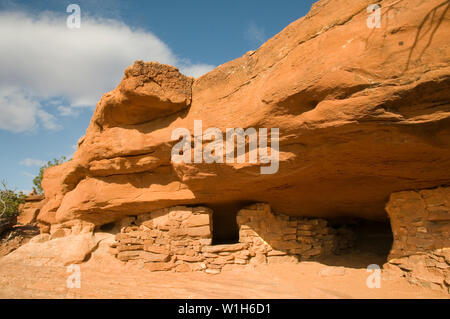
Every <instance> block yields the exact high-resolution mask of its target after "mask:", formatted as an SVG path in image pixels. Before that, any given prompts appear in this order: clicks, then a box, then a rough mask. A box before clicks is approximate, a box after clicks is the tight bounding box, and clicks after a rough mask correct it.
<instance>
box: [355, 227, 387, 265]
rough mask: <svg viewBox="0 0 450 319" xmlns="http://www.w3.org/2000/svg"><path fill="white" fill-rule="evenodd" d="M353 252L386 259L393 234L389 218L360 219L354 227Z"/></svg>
mask: <svg viewBox="0 0 450 319" xmlns="http://www.w3.org/2000/svg"><path fill="white" fill-rule="evenodd" d="M355 235H356V241H355V252H357V253H363V254H373V255H376V256H379V257H380V258H383V260H384V262H386V261H387V258H388V255H389V252H390V251H391V248H392V243H393V241H394V236H393V234H392V230H391V224H390V222H389V220H386V221H383V222H377V221H368V220H360V221H359V222H358V224H357V227H356V228H355Z"/></svg>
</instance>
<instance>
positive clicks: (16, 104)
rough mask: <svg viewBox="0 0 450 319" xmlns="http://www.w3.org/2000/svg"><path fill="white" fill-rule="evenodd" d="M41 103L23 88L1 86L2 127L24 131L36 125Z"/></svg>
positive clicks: (16, 131) (0, 108)
mask: <svg viewBox="0 0 450 319" xmlns="http://www.w3.org/2000/svg"><path fill="white" fill-rule="evenodd" d="M38 109H39V103H38V102H37V101H36V100H35V99H34V98H33V97H31V96H29V95H28V94H27V93H26V92H24V91H23V90H20V89H18V88H2V87H0V129H3V130H7V131H11V132H15V133H18V132H24V131H30V130H33V129H34V128H35V127H36V117H37V110H38Z"/></svg>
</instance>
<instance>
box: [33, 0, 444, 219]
mask: <svg viewBox="0 0 450 319" xmlns="http://www.w3.org/2000/svg"><path fill="white" fill-rule="evenodd" d="M371 3H372V1H369V0H356V1H354V0H352V1H344V2H343V1H337V0H332V1H319V2H317V3H316V4H315V5H314V6H313V8H312V9H311V11H310V13H309V14H308V15H307V16H305V17H303V18H301V19H299V20H297V21H295V22H294V23H292V24H291V25H289V26H288V27H287V28H285V29H284V30H283V31H282V32H281V33H279V34H278V35H276V36H275V37H274V38H272V39H270V40H269V41H268V42H267V43H265V44H264V45H263V46H262V47H261V48H259V49H258V50H257V51H254V52H249V53H247V54H245V55H244V56H242V57H241V58H238V59H236V60H234V61H231V62H228V63H226V64H224V65H221V66H219V67H217V68H216V69H215V70H213V71H211V72H209V73H208V74H206V75H204V76H202V77H200V78H198V79H195V80H194V79H192V78H187V77H185V76H183V75H181V74H180V73H179V72H178V71H177V70H176V69H175V68H173V67H170V66H165V65H160V64H157V63H143V62H136V63H135V64H134V65H133V66H131V67H129V68H127V70H126V71H125V76H124V78H123V79H122V82H121V83H120V84H119V86H118V87H117V88H116V89H114V90H113V91H111V92H109V93H107V94H105V95H104V96H103V98H102V99H101V100H100V102H99V103H98V105H97V108H96V110H95V113H94V115H93V118H92V120H91V123H90V125H89V127H88V129H87V131H86V135H85V136H84V137H83V138H82V139H80V141H79V147H78V150H77V151H76V153H75V155H74V158H73V160H72V161H70V162H68V163H65V164H63V165H60V166H58V167H54V168H50V169H48V170H46V172H45V175H44V181H43V187H44V189H45V194H46V201H47V202H46V205H45V206H44V207H43V209H42V210H41V213H40V215H39V217H38V219H39V221H40V222H41V223H42V224H43V225H44V224H46V225H48V224H56V223H62V222H66V221H69V220H72V219H82V220H85V221H89V222H92V223H94V224H96V225H101V224H105V223H108V222H111V221H114V220H118V219H120V218H121V217H123V216H125V215H132V214H135V215H138V214H142V213H146V212H150V211H153V210H156V209H160V208H164V207H170V206H175V205H189V204H202V205H219V204H222V203H230V202H233V203H240V202H246V203H247V202H267V203H269V204H270V205H271V207H272V208H273V209H274V211H276V212H281V213H283V214H288V215H296V216H315V217H336V216H346V215H347V216H359V217H363V218H369V219H382V218H386V213H385V211H384V205H385V203H386V202H387V200H388V198H389V195H390V194H391V193H393V192H397V191H402V190H407V189H422V188H430V187H436V186H439V185H444V184H449V183H450V169H449V168H450V58H449V57H450V47H449V42H448V38H449V31H450V21H449V16H448V6H449V4H448V2H445V1H444V2H443V1H442V0H430V1H421V0H409V1H406V0H404V1H394V2H393V1H380V2H379V4H380V5H381V7H382V19H381V28H379V29H377V28H376V29H370V28H368V27H367V24H366V20H367V18H368V13H367V11H366V8H367V6H368V5H369V4H371ZM194 120H202V121H203V129H204V130H205V129H206V128H209V127H217V128H219V129H220V130H221V131H222V132H224V131H225V129H226V128H239V127H241V128H244V129H245V128H249V127H254V128H269V129H270V128H279V129H280V167H279V171H278V173H276V174H273V175H261V174H260V166H261V164H248V163H247V164H205V163H203V164H173V163H171V161H170V152H171V148H172V146H173V145H174V144H175V143H176V141H172V140H171V133H172V131H173V130H174V129H176V128H187V129H189V130H190V131H191V132H193V125H194Z"/></svg>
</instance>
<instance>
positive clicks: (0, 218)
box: [0, 181, 26, 233]
mask: <svg viewBox="0 0 450 319" xmlns="http://www.w3.org/2000/svg"><path fill="white" fill-rule="evenodd" d="M25 198H26V195H25V194H24V193H22V192H18V193H16V192H15V191H13V190H10V189H8V188H7V187H6V182H4V181H3V182H1V188H0V233H2V232H3V231H4V230H6V229H8V228H9V227H10V226H12V225H14V224H15V222H16V217H17V215H19V205H20V204H22V203H25Z"/></svg>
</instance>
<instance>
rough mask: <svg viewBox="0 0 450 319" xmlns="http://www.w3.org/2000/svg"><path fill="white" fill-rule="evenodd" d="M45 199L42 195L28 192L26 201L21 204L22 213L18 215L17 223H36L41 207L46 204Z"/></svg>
mask: <svg viewBox="0 0 450 319" xmlns="http://www.w3.org/2000/svg"><path fill="white" fill-rule="evenodd" d="M44 199H45V198H44V196H42V195H37V194H34V193H30V194H28V196H27V198H26V199H25V203H24V204H21V205H20V206H19V211H20V214H19V216H17V223H19V224H21V225H30V224H34V223H35V222H36V218H37V216H38V215H39V212H40V210H41V208H42V207H43V206H44V205H45V200H44Z"/></svg>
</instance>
